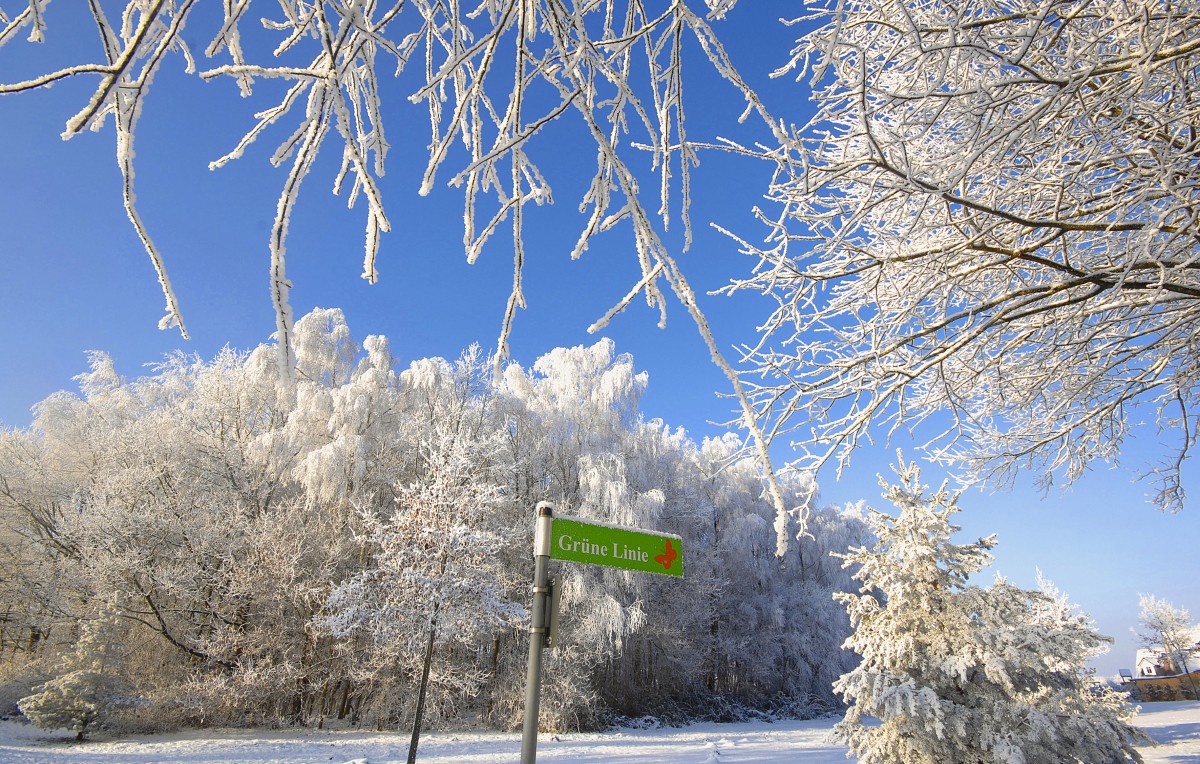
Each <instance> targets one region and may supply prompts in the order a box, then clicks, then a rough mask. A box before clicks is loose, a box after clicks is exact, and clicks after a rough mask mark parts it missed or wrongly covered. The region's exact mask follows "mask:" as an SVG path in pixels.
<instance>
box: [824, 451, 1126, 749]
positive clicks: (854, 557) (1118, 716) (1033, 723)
mask: <svg viewBox="0 0 1200 764" xmlns="http://www.w3.org/2000/svg"><path fill="white" fill-rule="evenodd" d="M896 471H897V474H898V476H899V478H900V482H899V483H898V484H896V485H888V484H887V483H886V482H883V481H882V480H881V483H882V484H883V486H884V488H885V493H884V497H885V498H886V499H887V500H888V501H890V502H891V503H892V504H893V505H895V507H896V508H897V509H898V510H899V514H898V515H897V516H896V517H891V516H889V515H886V514H884V513H882V512H878V511H875V510H871V511H870V514H869V516H868V518H867V522H868V524H869V525H870V526H871V528H872V530H873V531H874V532H875V535H876V538H877V541H876V542H875V544H874V546H873V547H872V548H870V549H868V548H866V547H858V548H854V549H852V550H851V551H850V552H849V553H847V554H845V555H844V556H843V557H844V560H845V564H846V565H847V566H853V567H855V568H856V572H855V574H854V575H855V578H856V579H858V580H859V581H861V582H862V588H861V589H860V591H859V593H857V594H839V595H837V598H838V599H839V600H840V601H841V602H843V603H844V604H845V605H846V608H847V610H848V612H849V614H850V620H851V622H852V623H853V625H854V634H853V635H852V636H851V637H850V638H849V639H848V640H847V641H846V645H847V647H849V648H851V649H853V650H854V651H855V652H857V653H858V654H859V655H861V656H862V662H861V663H860V664H859V665H858V667H856V668H855V669H854V670H852V671H850V672H849V673H847V674H845V675H843V676H842V677H841V678H840V679H839V680H838V681H837V682H836V683H835V685H834V688H835V689H836V690H837V692H839V693H840V694H841V695H842V697H843V698H844V699H845V700H846V702H847V703H848V704H849V708H848V709H847V711H846V716H845V718H844V719H843V720H842V721H841V722H839V723H838V725H837V726H836V727H835V736H836V737H837V739H838V740H840V741H842V742H844V743H845V744H847V745H848V746H849V747H850V751H851V753H852V754H854V755H856V756H857V757H858V760H859V761H860V762H863V764H952V763H958V762H961V763H962V764H985V763H986V764H993V763H994V764H1035V763H1037V764H1054V763H1056V762H1078V763H1079V764H1083V763H1084V762H1113V763H1115V762H1127V761H1132V762H1140V761H1141V756H1140V755H1139V754H1138V752H1137V750H1136V749H1135V748H1134V743H1135V742H1138V741H1140V740H1142V739H1143V736H1142V735H1141V733H1140V732H1139V731H1138V730H1137V729H1136V728H1134V727H1132V726H1130V724H1129V722H1130V720H1131V719H1132V717H1133V714H1134V709H1133V708H1132V707H1130V706H1129V705H1128V703H1127V702H1126V701H1125V700H1123V699H1122V698H1121V697H1120V696H1118V695H1117V694H1116V693H1114V692H1112V691H1110V690H1107V689H1094V688H1093V687H1092V686H1091V682H1090V676H1091V675H1090V672H1089V671H1088V670H1087V668H1086V663H1087V660H1088V659H1089V658H1091V657H1093V656H1095V655H1098V654H1100V653H1103V652H1104V651H1106V650H1107V649H1108V645H1109V643H1110V642H1111V640H1110V639H1109V638H1107V637H1104V636H1101V635H1100V634H1098V633H1097V632H1096V631H1095V629H1094V627H1093V625H1092V623H1091V620H1090V619H1089V618H1088V617H1087V616H1085V615H1083V614H1081V613H1079V612H1078V611H1077V609H1076V608H1075V607H1073V606H1072V605H1071V604H1070V603H1068V602H1067V601H1066V598H1065V597H1064V596H1062V595H1061V594H1060V593H1058V592H1057V590H1055V589H1054V588H1053V587H1052V586H1050V585H1049V584H1048V583H1045V582H1042V586H1041V588H1040V589H1038V590H1026V589H1021V588H1019V587H1016V586H1013V585H1011V584H1009V583H1008V582H1007V581H1005V580H1004V579H1002V578H997V580H996V582H995V583H994V584H993V585H992V586H991V587H987V588H982V587H978V586H973V585H969V584H968V583H967V579H968V577H969V576H971V575H972V574H974V573H976V572H978V571H979V570H980V569H981V568H983V567H984V566H985V565H986V564H987V563H988V561H989V560H990V559H991V555H990V553H989V551H988V550H990V549H991V548H992V547H994V546H995V544H996V540H995V537H994V536H992V537H988V538H985V539H979V540H978V541H975V542H971V543H967V544H958V543H955V542H954V540H953V535H954V533H955V532H956V531H957V530H958V528H957V527H956V526H954V525H952V524H951V522H950V517H951V516H952V515H953V514H954V513H955V512H957V511H958V506H957V500H958V496H957V494H953V493H951V492H949V491H947V489H946V487H945V485H943V486H942V487H941V488H940V489H939V490H938V491H936V492H934V493H928V492H927V490H928V489H927V487H926V486H923V485H921V484H920V470H919V469H918V468H917V466H916V465H915V464H911V463H908V464H906V463H904V462H903V459H901V461H900V465H899V466H898V467H897V470H896ZM865 717H875V718H876V719H878V720H879V722H880V723H879V724H878V725H875V724H871V723H864V718H865Z"/></svg>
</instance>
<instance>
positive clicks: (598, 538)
mask: <svg viewBox="0 0 1200 764" xmlns="http://www.w3.org/2000/svg"><path fill="white" fill-rule="evenodd" d="M552 559H553V560H565V561H569V562H581V563H584V564H585V565H603V566H605V567H609V568H620V569H622V570H632V571H639V572H642V573H658V574H661V575H665V576H675V577H676V578H683V540H682V539H681V538H680V537H679V536H676V535H674V534H671V533H658V532H657V531H647V530H642V529H640V528H623V527H621V526H618V525H609V524H608V523H602V522H598V521H595V520H582V519H579V518H576V517H555V516H554V505H553V504H551V503H550V502H548V501H542V502H538V505H537V526H536V528H535V530H534V534H533V609H532V611H531V612H530V625H529V669H528V672H527V674H526V677H525V719H524V726H523V728H522V730H521V764H536V759H537V733H538V710H539V706H540V705H541V690H542V650H543V649H544V648H545V647H546V646H547V643H548V642H549V640H550V638H551V636H552V635H554V633H555V632H557V625H558V624H557V620H558V618H557V612H556V611H557V609H558V608H557V598H558V594H559V593H560V587H559V585H555V586H553V587H551V584H550V572H549V565H550V560H552ZM552 588H553V589H554V590H555V591H554V595H555V601H556V604H555V606H554V607H553V608H551V607H549V603H548V600H549V599H550V593H551V589H552ZM548 611H551V612H548ZM554 638H555V640H556V641H557V636H556V635H554Z"/></svg>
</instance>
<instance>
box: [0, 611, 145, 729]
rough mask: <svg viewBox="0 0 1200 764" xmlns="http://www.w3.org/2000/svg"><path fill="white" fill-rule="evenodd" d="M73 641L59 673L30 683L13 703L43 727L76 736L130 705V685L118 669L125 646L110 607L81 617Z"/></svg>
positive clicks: (107, 719)
mask: <svg viewBox="0 0 1200 764" xmlns="http://www.w3.org/2000/svg"><path fill="white" fill-rule="evenodd" d="M79 629H80V635H79V641H78V642H77V643H76V645H75V649H74V650H73V651H72V652H71V653H69V654H68V655H67V657H66V660H65V661H64V664H63V666H62V669H63V673H62V674H60V675H59V676H57V677H55V678H54V679H51V680H50V681H48V682H46V683H44V684H42V685H40V686H39V687H36V688H34V693H33V694H32V695H29V696H27V697H24V698H22V699H21V700H20V701H19V702H18V704H17V707H18V708H19V709H20V710H21V713H22V714H24V715H25V717H26V718H27V719H29V720H30V721H31V722H33V723H34V724H36V725H37V726H39V727H43V728H45V729H69V730H71V731H72V732H74V733H75V739H76V740H83V738H84V736H85V735H87V733H88V732H89V731H91V730H94V729H95V728H97V727H100V726H103V725H104V724H105V723H106V722H108V721H109V720H110V719H111V718H112V717H113V715H114V714H116V713H117V712H118V711H120V710H121V709H123V708H127V707H129V706H132V705H135V704H136V703H137V700H136V698H135V697H134V696H133V695H132V691H133V685H132V684H131V683H130V682H129V680H128V679H126V678H125V677H124V676H123V675H122V669H123V668H124V667H125V656H124V655H122V653H123V652H124V651H126V650H128V647H127V645H126V643H125V642H124V640H123V638H122V637H123V634H122V629H121V626H120V625H119V624H118V622H117V617H116V615H115V614H114V613H113V612H111V611H102V612H101V613H100V614H99V616H98V617H97V618H94V619H91V620H88V621H85V622H83V623H82V624H81V625H80V627H79Z"/></svg>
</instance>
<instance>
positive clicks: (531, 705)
mask: <svg viewBox="0 0 1200 764" xmlns="http://www.w3.org/2000/svg"><path fill="white" fill-rule="evenodd" d="M553 522H554V505H553V504H551V503H550V502H548V501H542V502H538V505H537V527H536V528H535V529H534V533H533V611H532V612H531V613H530V615H531V619H530V626H529V669H528V671H527V672H526V674H525V723H524V726H523V727H522V729H521V764H535V761H536V759H537V733H538V707H539V706H540V705H541V695H542V648H543V647H545V645H546V632H547V624H546V621H547V619H546V598H547V597H546V595H548V594H549V593H550V573H549V565H550V532H551V527H552V525H553Z"/></svg>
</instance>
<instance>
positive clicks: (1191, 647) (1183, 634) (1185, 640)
mask: <svg viewBox="0 0 1200 764" xmlns="http://www.w3.org/2000/svg"><path fill="white" fill-rule="evenodd" d="M1138 606H1139V607H1140V608H1141V610H1140V612H1139V613H1138V621H1139V625H1140V627H1141V628H1140V629H1139V630H1138V632H1137V635H1138V639H1139V641H1140V642H1141V643H1142V646H1143V647H1146V648H1149V649H1151V650H1155V651H1158V652H1159V654H1160V655H1161V656H1162V657H1163V658H1164V659H1166V660H1167V661H1168V662H1170V663H1171V665H1173V666H1174V667H1175V669H1176V670H1177V671H1181V672H1183V673H1184V674H1185V675H1186V676H1187V680H1186V681H1187V686H1188V689H1190V690H1191V693H1192V697H1193V698H1200V687H1197V682H1196V677H1195V676H1194V675H1193V674H1192V671H1193V670H1194V668H1195V666H1196V657H1197V656H1200V637H1198V634H1197V632H1200V626H1198V625H1197V624H1194V623H1192V615H1191V613H1189V612H1188V611H1187V609H1186V608H1177V607H1175V606H1174V605H1172V604H1171V603H1170V602H1167V601H1166V600H1164V599H1162V598H1160V597H1155V596H1154V595H1152V594H1143V595H1141V596H1140V597H1139V598H1138Z"/></svg>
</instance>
